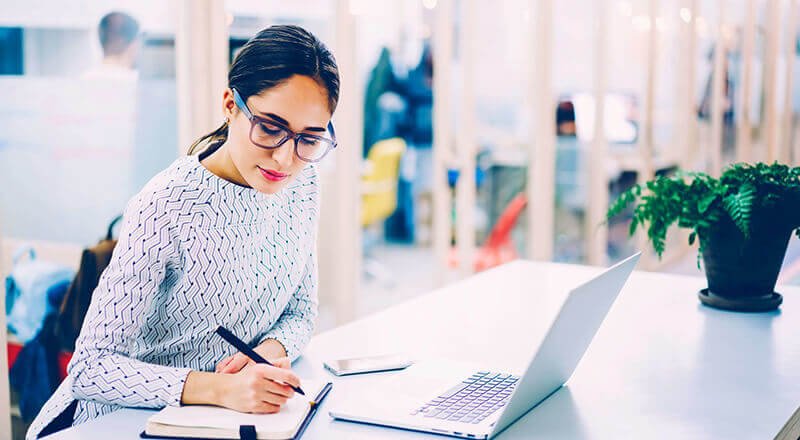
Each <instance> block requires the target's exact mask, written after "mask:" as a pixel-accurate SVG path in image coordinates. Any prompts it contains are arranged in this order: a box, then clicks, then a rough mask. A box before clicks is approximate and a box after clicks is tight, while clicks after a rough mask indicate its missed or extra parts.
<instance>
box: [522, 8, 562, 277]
mask: <svg viewBox="0 0 800 440" xmlns="http://www.w3.org/2000/svg"><path fill="white" fill-rule="evenodd" d="M530 9H531V11H532V12H533V11H535V12H534V13H535V20H534V25H533V26H532V27H531V31H530V37H529V40H528V41H530V43H531V45H532V49H533V50H532V51H531V55H532V56H530V57H528V59H529V61H528V62H529V63H530V70H529V72H531V73H532V74H529V75H528V78H530V82H529V83H528V99H527V102H528V103H529V104H528V105H530V106H531V109H530V110H531V111H530V114H531V116H532V118H533V120H532V121H530V123H529V124H528V125H529V127H530V138H531V140H532V143H531V145H530V150H529V151H530V153H529V155H528V186H527V196H528V225H527V226H528V243H527V244H528V253H527V255H528V258H530V259H532V260H541V261H547V260H551V259H552V258H553V231H554V228H553V217H554V212H553V211H554V203H555V156H556V154H555V149H556V133H555V108H554V105H553V104H554V101H553V98H554V96H553V95H554V93H553V83H552V69H553V67H552V60H553V56H552V41H553V0H531V2H530Z"/></svg>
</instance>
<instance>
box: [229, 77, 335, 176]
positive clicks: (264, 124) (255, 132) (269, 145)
mask: <svg viewBox="0 0 800 440" xmlns="http://www.w3.org/2000/svg"><path fill="white" fill-rule="evenodd" d="M231 90H232V91H233V101H234V102H235V103H236V106H237V107H239V109H240V110H241V111H242V113H244V115H245V116H246V117H247V119H248V120H250V142H252V143H253V144H255V145H256V146H257V147H260V148H264V149H267V150H274V149H276V148H280V147H281V146H282V145H283V144H285V143H286V141H288V140H289V139H292V140H294V153H295V154H296V155H297V157H299V158H300V159H301V160H303V161H305V162H319V161H321V160H322V158H323V157H325V155H326V154H328V152H329V151H331V150H333V149H334V148H336V146H337V143H336V131H335V130H334V129H333V123H332V122H328V133H330V135H331V137H330V138H327V137H324V136H317V135H313V134H308V133H295V132H294V131H292V130H291V129H290V128H289V127H287V126H285V125H284V124H282V123H280V122H278V121H275V120H272V119H266V118H261V117H258V116H256V115H254V114H253V112H251V111H250V109H249V108H248V107H247V104H246V103H245V102H244V100H243V99H242V96H241V95H239V92H238V91H237V90H236V89H231Z"/></svg>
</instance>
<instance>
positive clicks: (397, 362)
mask: <svg viewBox="0 0 800 440" xmlns="http://www.w3.org/2000/svg"><path fill="white" fill-rule="evenodd" d="M413 363H414V361H412V360H410V359H408V358H407V357H405V356H403V355H397V354H390V355H383V356H363V357H357V358H350V359H337V360H330V361H325V362H324V364H325V368H326V369H328V370H329V371H330V372H331V373H333V374H335V375H337V376H347V375H348V374H360V373H377V372H379V371H392V370H402V369H403V368H406V367H408V366H410V365H411V364H413Z"/></svg>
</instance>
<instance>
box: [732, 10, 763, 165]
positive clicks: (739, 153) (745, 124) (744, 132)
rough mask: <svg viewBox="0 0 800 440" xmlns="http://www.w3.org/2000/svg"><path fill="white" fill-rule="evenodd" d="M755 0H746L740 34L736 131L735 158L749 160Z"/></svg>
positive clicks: (750, 148)
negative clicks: (739, 76) (739, 72)
mask: <svg viewBox="0 0 800 440" xmlns="http://www.w3.org/2000/svg"><path fill="white" fill-rule="evenodd" d="M757 14H758V10H757V8H756V0H747V10H746V12H745V22H744V34H743V35H742V86H741V87H739V90H740V95H739V102H740V105H739V109H740V110H739V121H738V122H739V126H738V127H737V133H736V140H737V142H736V160H737V161H739V162H749V161H750V160H752V158H753V151H752V150H753V139H752V138H753V127H752V125H751V123H750V112H751V111H752V105H753V104H752V102H750V98H751V96H752V95H753V84H752V82H753V51H754V49H753V48H754V46H755V40H756V16H757Z"/></svg>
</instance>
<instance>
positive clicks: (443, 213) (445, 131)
mask: <svg viewBox="0 0 800 440" xmlns="http://www.w3.org/2000/svg"><path fill="white" fill-rule="evenodd" d="M453 11H454V7H453V0H439V2H438V4H437V6H436V9H435V25H434V30H433V38H434V42H433V57H434V58H433V124H434V125H433V237H432V238H433V253H434V258H435V263H434V264H435V271H434V272H435V275H434V276H435V277H436V279H435V280H434V282H435V284H436V285H437V286H441V285H443V284H444V281H445V272H446V270H447V255H448V252H449V249H450V227H451V223H452V222H451V221H450V205H451V197H450V188H449V187H448V186H447V165H448V163H449V162H450V156H451V154H452V144H453V142H452V129H451V128H452V121H453V117H452V116H453V115H452V106H451V100H450V97H451V93H452V91H451V85H452V78H453V76H452V69H451V67H452V63H453Z"/></svg>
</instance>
